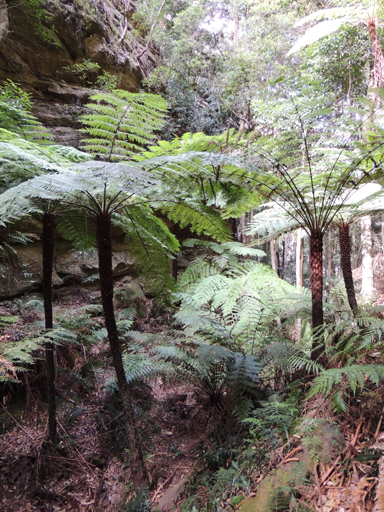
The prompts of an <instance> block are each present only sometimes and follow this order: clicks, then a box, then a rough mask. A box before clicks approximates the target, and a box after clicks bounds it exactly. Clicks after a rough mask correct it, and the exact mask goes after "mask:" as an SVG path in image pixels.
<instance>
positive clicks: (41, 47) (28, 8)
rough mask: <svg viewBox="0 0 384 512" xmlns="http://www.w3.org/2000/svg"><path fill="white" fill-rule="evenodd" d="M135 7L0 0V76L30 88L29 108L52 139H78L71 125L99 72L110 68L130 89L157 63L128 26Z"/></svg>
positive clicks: (99, 0) (96, 1) (109, 2)
mask: <svg viewBox="0 0 384 512" xmlns="http://www.w3.org/2000/svg"><path fill="white" fill-rule="evenodd" d="M37 6H39V7H37ZM133 7H134V2H133V1H131V2H127V1H125V0H92V1H83V0H62V1H60V2H57V1H56V0H46V1H44V2H36V1H32V0H22V1H20V0H6V1H5V0H0V82H1V81H4V80H6V79H10V80H12V81H14V82H16V83H19V84H21V87H22V89H23V90H25V91H26V92H30V93H31V94H32V98H33V99H34V100H35V101H36V103H35V109H34V114H35V115H36V116H37V118H38V119H39V120H41V121H42V122H43V123H44V124H46V125H47V126H48V127H50V128H51V129H52V133H53V136H54V138H55V140H56V142H57V143H60V144H66V145H71V146H77V145H78V142H79V137H78V135H77V134H76V133H75V132H74V128H76V127H78V125H77V121H78V117H79V115H80V114H81V113H82V110H81V107H82V105H84V103H85V102H86V101H87V99H88V97H89V95H90V93H91V90H90V88H89V87H92V86H95V87H96V82H97V79H98V77H100V76H103V74H104V76H111V75H113V76H114V84H115V86H116V87H118V88H121V89H125V90H129V91H136V90H138V89H139V87H140V81H141V78H142V76H143V74H145V73H146V72H147V70H148V69H149V68H150V67H151V66H152V65H153V64H154V63H155V57H154V55H153V54H152V53H151V51H150V49H148V48H146V46H145V45H144V43H143V42H141V41H140V40H139V39H137V35H136V32H135V34H134V28H133V26H132V25H131V23H130V17H131V16H132V13H133V10H132V9H133ZM105 73H109V75H105Z"/></svg>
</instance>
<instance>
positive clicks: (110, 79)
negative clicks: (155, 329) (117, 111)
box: [63, 59, 117, 92]
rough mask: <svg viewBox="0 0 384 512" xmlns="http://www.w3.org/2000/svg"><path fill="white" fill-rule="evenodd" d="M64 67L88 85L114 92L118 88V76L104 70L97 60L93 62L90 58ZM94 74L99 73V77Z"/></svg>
mask: <svg viewBox="0 0 384 512" xmlns="http://www.w3.org/2000/svg"><path fill="white" fill-rule="evenodd" d="M63 69H64V70H66V71H70V72H71V73H73V74H74V75H75V76H77V77H78V78H79V79H80V80H81V81H83V82H85V83H86V84H87V85H88V86H91V87H92V86H96V88H97V89H100V90H102V91H105V92H112V91H113V90H114V89H116V86H117V77H116V76H115V75H112V74H110V73H108V72H107V71H104V70H102V69H101V67H100V65H99V64H98V63H97V62H93V61H91V60H90V59H85V60H83V62H76V63H75V64H72V65H71V66H66V67H65V68H63ZM100 73H101V74H100ZM94 75H98V76H97V78H94ZM92 77H93V79H92Z"/></svg>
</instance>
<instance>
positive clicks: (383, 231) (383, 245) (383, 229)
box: [381, 213, 384, 255]
mask: <svg viewBox="0 0 384 512" xmlns="http://www.w3.org/2000/svg"><path fill="white" fill-rule="evenodd" d="M381 252H382V253H383V255H384V213H383V214H382V216H381Z"/></svg>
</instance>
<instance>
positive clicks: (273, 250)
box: [271, 240, 279, 275]
mask: <svg viewBox="0 0 384 512" xmlns="http://www.w3.org/2000/svg"><path fill="white" fill-rule="evenodd" d="M277 244H278V242H277V241H276V240H271V267H272V270H273V271H274V272H276V274H277V275H279V260H278V257H277V254H278V249H277V251H276V245H277ZM277 247H278V245H277ZM276 252H277V254H276Z"/></svg>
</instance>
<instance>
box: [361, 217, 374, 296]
mask: <svg viewBox="0 0 384 512" xmlns="http://www.w3.org/2000/svg"><path fill="white" fill-rule="evenodd" d="M360 227H361V254H362V262H361V295H362V296H363V298H364V299H366V300H369V299H372V298H373V295H374V286H373V257H372V232H371V217H369V216H368V215H366V216H365V217H362V218H361V221H360Z"/></svg>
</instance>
